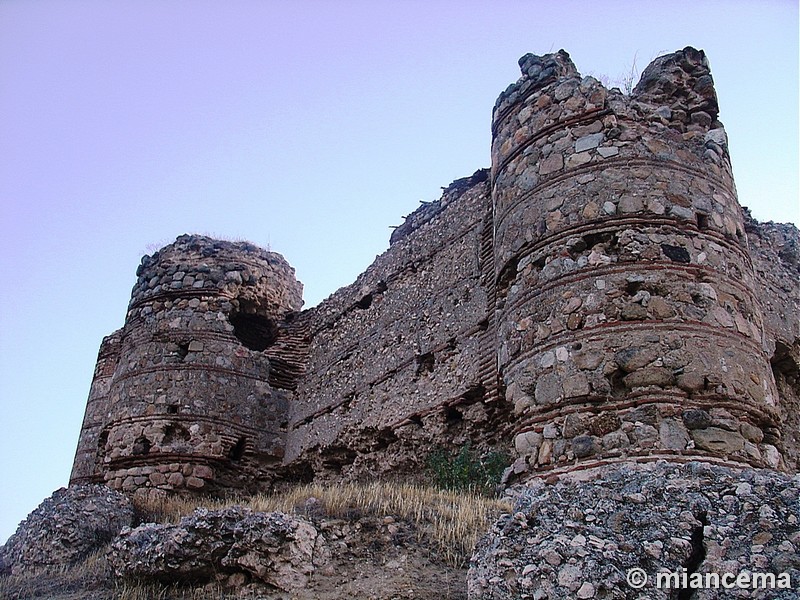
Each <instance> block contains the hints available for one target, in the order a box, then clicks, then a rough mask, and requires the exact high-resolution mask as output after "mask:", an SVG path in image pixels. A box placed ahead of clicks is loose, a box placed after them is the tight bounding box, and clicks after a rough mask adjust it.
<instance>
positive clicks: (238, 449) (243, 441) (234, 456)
mask: <svg viewBox="0 0 800 600" xmlns="http://www.w3.org/2000/svg"><path fill="white" fill-rule="evenodd" d="M246 449H247V438H246V437H244V436H242V437H240V438H239V439H238V440H236V443H235V444H234V445H233V447H231V449H230V451H229V452H228V458H230V459H231V460H232V461H234V462H236V461H240V460H242V457H243V456H244V451H245V450H246Z"/></svg>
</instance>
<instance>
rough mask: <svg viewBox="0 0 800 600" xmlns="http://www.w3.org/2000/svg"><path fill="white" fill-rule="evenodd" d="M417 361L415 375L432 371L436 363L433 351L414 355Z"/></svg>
mask: <svg viewBox="0 0 800 600" xmlns="http://www.w3.org/2000/svg"><path fill="white" fill-rule="evenodd" d="M416 361H417V373H416V374H417V375H421V374H423V373H433V367H434V364H435V363H436V359H435V358H434V356H433V352H426V353H425V354H420V355H419V356H417V357H416Z"/></svg>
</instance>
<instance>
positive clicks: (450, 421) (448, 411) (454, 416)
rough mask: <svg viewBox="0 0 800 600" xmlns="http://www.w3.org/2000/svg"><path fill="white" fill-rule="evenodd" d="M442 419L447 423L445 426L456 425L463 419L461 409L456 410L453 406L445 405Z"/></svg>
mask: <svg viewBox="0 0 800 600" xmlns="http://www.w3.org/2000/svg"><path fill="white" fill-rule="evenodd" d="M444 419H445V422H446V423H447V426H448V427H450V426H452V425H456V424H457V423H460V422H461V421H463V420H464V415H462V414H461V411H460V410H458V409H457V408H456V407H455V406H445V407H444Z"/></svg>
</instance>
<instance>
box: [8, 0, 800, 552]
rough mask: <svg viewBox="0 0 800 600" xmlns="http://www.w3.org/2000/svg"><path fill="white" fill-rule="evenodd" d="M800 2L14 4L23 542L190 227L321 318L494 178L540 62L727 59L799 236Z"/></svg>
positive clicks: (14, 248)
mask: <svg viewBox="0 0 800 600" xmlns="http://www.w3.org/2000/svg"><path fill="white" fill-rule="evenodd" d="M797 11H798V9H797V2H796V0H784V1H782V0H751V1H748V2H745V1H739V2H736V1H733V0H729V1H719V2H712V1H705V2H704V1H699V0H694V1H691V2H678V1H675V2H657V3H656V2H643V1H641V0H640V1H635V2H622V1H619V2H612V1H602V0H598V1H595V2H591V3H590V2H575V1H572V2H570V1H565V0H561V1H559V2H549V1H548V2H538V1H535V2H534V1H529V2H522V1H517V2H509V1H498V0H494V1H492V2H489V1H487V2H477V1H473V2H469V1H461V2H456V1H452V2H445V1H442V0H426V1H401V2H374V1H368V2H355V1H345V0H337V1H334V0H330V1H327V2H326V1H323V0H317V1H313V2H312V1H297V2H288V1H287V2H277V1H273V2H270V1H260V2H259V1H255V0H251V1H245V0H238V1H237V0H233V1H231V0H228V1H225V2H203V1H191V2H189V1H180V0H175V1H172V2H163V1H160V0H159V1H147V0H145V1H137V2H133V1H116V2H114V1H109V0H97V1H81V0H69V1H68V0H61V1H52V0H0V210H1V211H2V213H0V223H1V224H2V236H1V237H2V239H1V240H0V269H2V271H1V272H2V279H0V281H1V282H2V283H0V382H1V383H0V409H2V412H1V413H0V415H2V416H1V417H0V480H2V482H3V484H2V485H0V541H2V540H4V539H5V538H6V537H8V535H10V534H11V533H12V532H13V530H14V528H15V527H16V525H17V523H18V522H19V521H20V520H21V519H22V518H24V517H25V515H26V514H27V513H28V512H29V511H30V510H32V509H33V508H35V507H36V505H37V504H38V503H39V502H40V501H41V500H42V499H43V498H45V497H46V496H48V495H49V494H50V493H51V492H52V491H53V490H55V489H56V488H58V487H60V486H62V485H65V484H66V483H67V480H68V477H69V472H70V467H71V464H72V459H73V454H74V451H75V445H76V442H77V438H78V433H79V429H80V424H81V419H82V417H83V409H84V404H85V401H86V395H87V392H88V389H89V384H90V381H91V376H92V370H93V368H94V361H95V357H96V353H97V349H98V346H99V343H100V340H101V339H102V337H103V336H104V335H106V334H108V333H110V332H112V331H113V330H115V329H116V328H118V327H120V326H121V325H122V322H123V318H124V315H125V309H126V305H127V302H128V298H129V294H130V290H131V287H132V285H133V283H134V281H135V270H136V266H137V264H138V262H139V259H140V257H141V255H142V254H143V253H145V252H152V251H153V250H154V249H155V248H156V247H157V246H159V245H162V244H164V243H168V242H170V241H171V240H173V239H174V238H175V237H176V236H177V235H180V234H182V233H185V232H199V233H209V234H213V235H219V236H224V237H227V238H244V239H248V240H251V241H252V242H254V243H257V244H260V245H269V246H271V247H272V249H273V250H276V251H278V252H281V253H282V254H283V255H284V256H285V257H286V258H287V259H288V260H289V262H290V263H291V264H292V265H294V266H295V267H296V269H297V273H298V277H299V278H300V279H301V281H303V283H304V284H305V286H306V295H305V297H306V305H307V306H309V305H313V304H316V303H317V302H319V300H321V299H322V298H324V297H325V296H327V295H328V294H330V293H331V292H333V291H334V290H336V289H337V288H338V287H340V286H342V285H346V284H348V283H350V282H351V281H352V280H353V279H354V278H355V276H356V275H357V274H358V273H360V272H361V271H362V270H364V268H366V267H367V265H369V263H370V262H371V261H372V260H373V258H374V257H375V255H376V254H379V253H380V252H382V251H383V250H384V249H385V248H386V247H387V245H388V236H389V233H390V229H389V226H390V225H396V224H398V223H400V221H401V217H402V215H405V214H408V213H410V212H411V211H412V210H414V209H415V208H416V207H417V206H418V205H419V201H420V200H433V199H435V198H437V197H438V196H439V192H440V187H441V186H446V185H447V184H449V183H450V182H451V181H452V180H453V179H456V178H458V177H464V176H467V175H470V174H472V173H473V172H474V171H475V170H476V169H478V168H481V167H487V166H489V144H490V134H489V123H490V118H491V109H492V106H493V104H494V101H495V99H496V98H497V96H498V94H499V93H500V92H501V91H502V90H503V89H505V88H506V86H508V84H509V83H511V82H513V81H515V80H516V79H517V78H518V76H519V69H518V67H517V59H518V58H519V57H520V56H521V55H523V54H525V53H526V52H535V53H538V54H542V53H545V52H550V51H555V50H558V49H559V48H564V49H566V50H567V51H568V52H569V53H570V54H571V56H572V58H573V61H574V62H575V64H576V65H577V67H578V69H579V70H580V71H581V72H582V73H583V74H585V75H589V74H591V75H595V76H598V77H601V76H602V77H605V78H607V79H611V80H615V79H616V80H620V79H621V78H622V77H624V76H625V75H626V74H627V73H628V72H629V71H630V69H631V65H632V63H633V61H634V59H635V61H636V65H637V66H638V67H639V69H642V68H644V66H645V65H646V64H647V63H648V62H649V61H650V60H651V59H652V58H654V57H655V56H657V55H658V54H661V53H664V52H672V51H674V50H677V49H680V48H683V47H684V46H686V45H693V46H696V47H698V48H702V49H704V50H706V52H707V54H708V56H709V59H710V61H711V66H712V72H713V75H714V78H715V81H716V84H717V91H718V94H719V98H720V106H721V113H720V118H721V119H722V121H723V122H724V123H725V125H726V128H727V130H728V134H729V136H730V147H731V154H732V157H733V162H734V171H735V176H736V181H737V185H738V189H739V195H740V201H741V203H742V204H744V205H747V206H749V207H750V208H751V209H752V210H753V213H754V214H755V215H756V217H757V218H759V219H761V220H776V221H793V222H795V223H798V222H800V214H799V213H800V208H799V207H798V79H799V77H798V12H797Z"/></svg>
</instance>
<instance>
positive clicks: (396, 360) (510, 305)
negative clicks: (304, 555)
mask: <svg viewBox="0 0 800 600" xmlns="http://www.w3.org/2000/svg"><path fill="white" fill-rule="evenodd" d="M520 66H521V69H522V77H521V78H520V79H519V80H518V81H517V82H516V83H514V84H512V85H511V86H509V88H508V89H507V90H506V91H505V92H503V94H501V96H500V98H499V99H498V102H497V104H496V106H495V109H494V112H493V118H492V134H493V143H492V168H491V172H489V171H487V170H481V171H477V172H476V173H475V174H474V175H473V176H471V177H468V178H464V179H460V180H457V181H456V182H454V183H453V184H451V185H450V186H449V187H448V188H447V189H445V191H444V193H443V195H442V198H441V199H440V200H437V201H435V202H430V203H423V205H422V206H420V207H419V208H418V209H417V210H416V211H414V213H412V214H411V215H409V216H408V217H407V218H406V219H405V222H404V223H403V224H402V225H401V226H400V227H398V228H397V229H396V230H395V232H394V234H393V235H392V238H391V245H390V248H389V249H388V250H387V251H386V252H385V253H384V254H382V255H381V256H379V257H377V259H376V260H375V262H374V263H373V264H372V265H371V266H370V267H369V268H368V269H367V270H366V271H365V272H364V273H363V274H362V275H360V276H359V277H358V279H357V280H356V281H355V282H354V283H353V284H352V285H350V286H347V287H344V288H342V289H340V290H339V291H337V292H336V293H334V294H333V295H332V296H330V297H329V298H328V299H327V300H325V301H324V302H322V303H321V304H320V305H319V306H317V307H315V308H312V309H309V310H306V311H303V312H297V311H298V310H299V308H300V306H301V304H302V301H301V297H300V293H301V286H300V284H299V283H298V282H296V280H295V279H294V274H293V270H292V269H291V267H290V266H289V265H288V264H287V263H286V262H285V261H284V260H283V258H282V257H280V256H279V255H276V254H274V253H269V252H266V251H263V250H260V249H258V248H256V247H254V246H252V245H250V244H246V243H228V242H219V241H215V240H211V239H209V238H205V237H202V236H181V237H180V238H178V240H177V241H176V242H175V243H174V244H171V245H170V246H167V247H166V248H164V249H162V250H161V251H160V252H158V253H156V254H154V255H153V256H152V257H145V258H144V259H143V262H142V265H141V266H140V268H139V272H138V281H137V284H136V286H135V287H134V290H133V294H132V299H131V304H130V307H129V311H128V316H127V319H126V323H125V326H124V327H123V329H122V330H120V331H119V332H116V333H115V334H113V335H112V336H109V338H106V340H105V341H104V343H103V347H102V348H101V351H100V356H99V359H98V367H97V370H96V372H95V379H94V382H93V385H92V389H91V392H90V398H89V403H88V405H87V412H86V418H85V420H84V426H83V430H82V433H81V438H80V441H79V445H78V451H77V453H76V460H75V467H74V469H73V475H72V481H73V482H82V481H101V480H104V481H106V482H107V483H108V484H109V485H111V486H112V487H115V488H119V489H123V490H126V491H132V490H139V489H145V490H160V491H163V492H165V491H191V492H198V491H199V492H206V491H210V492H214V493H222V492H225V491H226V490H229V489H236V490H244V491H253V490H256V489H263V488H266V487H269V486H270V485H271V484H272V482H274V481H280V480H283V481H307V480H311V479H318V480H319V479H328V480H337V479H342V478H366V477H373V476H375V475H378V474H389V473H393V474H409V473H412V472H414V471H418V470H419V467H420V465H421V464H422V463H423V462H424V460H425V457H426V456H427V455H428V454H429V453H430V451H431V450H432V449H433V448H435V447H437V446H444V447H448V446H449V447H451V448H455V447H459V446H461V445H463V444H465V443H467V442H470V443H471V444H472V445H473V446H474V447H478V448H480V449H489V448H514V449H515V450H516V452H517V454H518V456H517V460H516V461H515V463H514V465H513V473H514V474H515V475H517V476H520V477H532V476H540V475H546V474H551V473H558V472H562V471H567V470H574V469H582V468H587V467H593V466H597V465H604V464H608V463H611V462H615V461H620V460H638V461H652V460H656V459H659V458H666V459H668V460H670V461H673V462H681V461H685V460H690V459H695V460H696V459H700V460H703V461H706V462H717V463H724V464H727V465H731V466H742V465H753V466H759V467H769V468H773V469H785V470H790V471H792V470H796V469H797V467H798V461H799V460H800V417H799V416H798V415H800V387H799V386H798V380H799V379H800V377H799V375H798V373H799V370H798V364H800V341H799V340H800V285H798V275H799V274H800V267H798V265H799V264H800V260H799V259H798V247H799V246H800V238H798V233H797V229H796V228H793V227H791V226H779V225H774V224H764V225H759V224H757V223H755V222H753V221H752V220H751V219H749V217H748V216H747V215H745V217H744V218H743V214H742V210H741V208H740V206H739V204H738V201H737V198H736V191H735V187H734V184H733V179H732V174H731V168H730V161H729V156H728V149H727V137H726V135H725V131H724V129H723V127H722V125H721V123H720V122H719V121H718V119H717V113H718V107H717V99H716V94H715V92H714V87H713V81H712V79H711V76H710V72H709V67H708V62H707V60H706V58H705V56H704V54H703V53H702V52H700V51H697V50H694V49H691V48H687V49H685V50H682V51H679V52H676V53H673V54H670V55H666V56H663V57H660V58H658V59H656V61H654V62H653V63H652V64H651V65H650V66H649V67H648V68H647V69H646V70H645V72H644V73H643V76H642V80H641V82H640V83H639V85H638V86H637V87H636V88H635V89H634V91H633V93H632V94H631V95H630V96H626V95H624V94H622V93H621V92H620V91H619V90H616V89H612V90H607V89H606V88H605V87H603V86H602V85H601V84H600V82H598V81H597V80H595V79H593V78H591V77H581V76H580V74H579V73H578V72H577V70H576V68H575V66H574V65H573V64H572V62H571V61H570V59H569V56H568V55H567V54H566V53H565V52H563V51H560V52H558V53H556V54H550V55H545V56H533V55H526V56H525V57H523V58H522V59H521V60H520ZM748 244H749V245H748Z"/></svg>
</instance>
